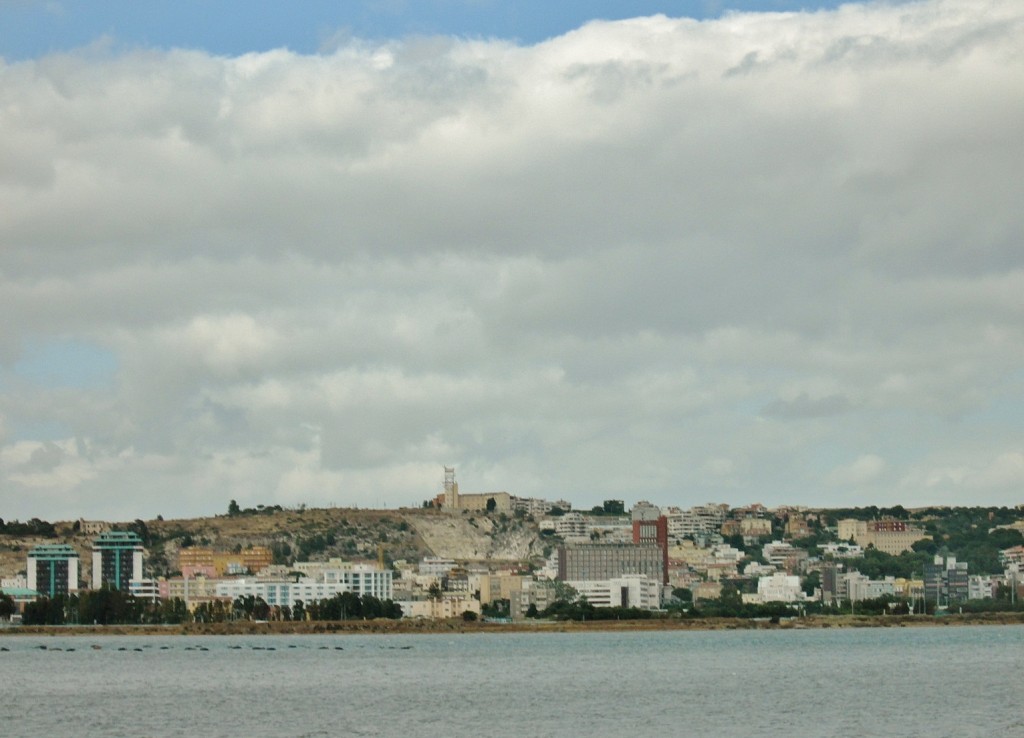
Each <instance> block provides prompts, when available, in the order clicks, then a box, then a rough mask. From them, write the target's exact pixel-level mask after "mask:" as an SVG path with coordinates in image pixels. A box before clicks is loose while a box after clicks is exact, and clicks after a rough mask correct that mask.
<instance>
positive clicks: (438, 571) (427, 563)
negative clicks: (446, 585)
mask: <svg viewBox="0 0 1024 738" xmlns="http://www.w3.org/2000/svg"><path fill="white" fill-rule="evenodd" d="M454 568H455V559H442V558H439V557H437V556H426V557H424V558H423V560H422V561H421V562H420V574H426V575H427V576H432V577H443V576H445V575H446V574H447V573H448V572H450V571H451V570H452V569H454Z"/></svg>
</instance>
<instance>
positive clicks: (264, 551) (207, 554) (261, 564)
mask: <svg viewBox="0 0 1024 738" xmlns="http://www.w3.org/2000/svg"><path fill="white" fill-rule="evenodd" d="M273 561H274V554H273V553H272V552H271V550H270V549H269V548H267V547H266V546H252V547H250V548H247V549H244V550H242V551H239V552H238V553H233V552H227V551H214V550H213V549H212V548H200V547H192V548H183V549H181V550H180V551H179V552H178V569H179V570H180V571H181V572H182V574H185V575H186V576H188V575H194V574H205V575H206V576H209V577H222V576H225V575H227V574H258V573H259V572H260V571H262V570H263V569H264V568H266V567H268V566H270V564H271V563H273Z"/></svg>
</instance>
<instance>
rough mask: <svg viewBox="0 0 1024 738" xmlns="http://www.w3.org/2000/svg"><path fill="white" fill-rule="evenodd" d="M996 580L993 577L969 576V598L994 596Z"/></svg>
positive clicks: (976, 598)
mask: <svg viewBox="0 0 1024 738" xmlns="http://www.w3.org/2000/svg"><path fill="white" fill-rule="evenodd" d="M995 588H996V582H995V580H993V579H992V577H988V576H980V575H974V576H970V577H968V578H967V599H969V600H988V599H991V598H992V593H993V592H994V591H995Z"/></svg>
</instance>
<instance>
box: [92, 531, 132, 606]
mask: <svg viewBox="0 0 1024 738" xmlns="http://www.w3.org/2000/svg"><path fill="white" fill-rule="evenodd" d="M133 579H142V539H141V538H139V536H138V534H137V533H133V532H132V531H121V530H111V531H107V532H106V533H101V534H100V536H99V538H97V539H96V540H94V541H93V543H92V588H93V589H102V588H103V587H104V586H108V587H110V588H112V589H119V590H121V591H122V592H127V591H129V586H128V583H129V582H131V580H133Z"/></svg>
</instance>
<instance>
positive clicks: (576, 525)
mask: <svg viewBox="0 0 1024 738" xmlns="http://www.w3.org/2000/svg"><path fill="white" fill-rule="evenodd" d="M553 520H554V522H555V533H556V534H557V535H559V536H561V537H562V538H586V537H587V536H588V535H590V527H589V526H588V524H587V519H586V518H584V517H583V515H582V514H581V513H578V512H568V513H566V514H565V515H560V516H558V517H556V518H553Z"/></svg>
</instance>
